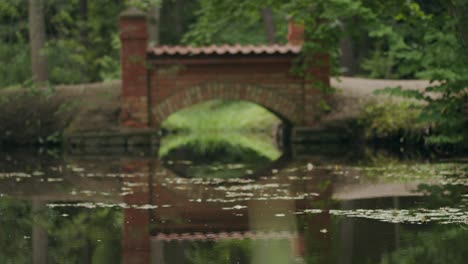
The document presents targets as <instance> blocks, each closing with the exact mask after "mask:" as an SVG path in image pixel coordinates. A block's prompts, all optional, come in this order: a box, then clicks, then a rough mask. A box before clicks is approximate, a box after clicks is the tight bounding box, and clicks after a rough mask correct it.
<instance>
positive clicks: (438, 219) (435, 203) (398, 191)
mask: <svg viewBox="0 0 468 264" xmlns="http://www.w3.org/2000/svg"><path fill="white" fill-rule="evenodd" d="M183 142H185V143H184V144H174V145H173V146H174V147H172V148H167V150H166V151H165V152H163V155H162V158H161V159H158V158H156V157H141V156H128V155H127V156H120V157H116V156H112V157H111V156H107V155H104V156H86V155H85V156H67V155H65V156H61V157H59V158H57V157H53V156H50V155H45V154H42V155H37V156H34V155H31V153H28V154H25V153H19V154H3V155H2V157H1V159H0V193H1V194H0V195H1V197H0V226H1V228H0V263H30V262H31V260H33V261H32V262H33V263H119V262H121V263H464V260H466V259H467V257H468V256H467V255H468V252H467V250H466V249H465V246H464V243H463V242H464V241H466V239H467V238H468V231H467V229H466V225H467V223H468V214H467V208H466V205H467V199H468V197H467V194H466V185H467V173H468V165H467V164H463V163H453V162H443V163H441V162H436V161H433V162H431V163H428V162H427V160H401V159H398V158H395V157H394V156H388V155H383V156H377V155H375V153H372V155H371V156H370V157H371V158H359V159H358V158H356V157H352V159H348V157H349V156H347V155H344V156H343V155H341V154H340V152H337V153H335V156H334V157H333V158H329V157H330V151H329V150H327V152H326V153H325V154H323V155H322V154H321V153H319V152H317V151H314V153H313V155H309V156H306V155H302V154H301V155H297V156H295V157H291V156H289V157H288V156H287V155H282V154H281V152H278V153H279V155H275V156H269V155H266V154H265V153H268V151H265V152H262V151H257V150H252V148H249V146H250V144H246V145H243V146H242V147H239V148H238V149H237V150H235V151H233V150H229V149H226V148H229V146H228V145H226V144H222V143H216V144H214V145H215V146H216V147H215V148H210V149H209V150H208V151H207V150H206V149H205V150H203V149H202V150H201V151H200V148H198V151H194V149H197V147H194V144H198V143H193V142H196V141H190V140H189V141H183ZM186 142H192V143H190V144H189V143H186ZM187 146H190V148H189V149H187ZM254 149H255V148H254ZM257 149H258V147H257ZM291 152H292V153H294V151H291ZM233 153H234V154H233ZM242 153H246V154H245V156H243V155H242ZM296 153H297V152H296ZM302 153H304V152H302ZM364 153H365V152H364ZM204 154H208V155H206V157H208V158H209V160H208V161H207V160H205V159H203V156H204ZM340 155H341V156H340ZM246 157H248V158H246ZM252 160H253V161H252ZM249 161H252V162H250V163H249ZM194 167H195V169H194ZM226 175H228V176H226Z"/></svg>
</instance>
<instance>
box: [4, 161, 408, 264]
mask: <svg viewBox="0 0 468 264" xmlns="http://www.w3.org/2000/svg"><path fill="white" fill-rule="evenodd" d="M74 163H75V164H76V165H75V166H78V167H75V168H71V169H70V170H71V171H68V172H62V173H58V172H54V171H52V172H50V173H49V172H47V173H46V174H45V175H44V176H34V177H30V178H29V177H26V178H23V179H22V180H21V181H20V182H18V181H17V179H16V178H11V179H3V180H2V184H0V192H2V193H6V194H9V195H12V196H19V197H24V198H29V197H31V198H32V197H34V199H35V200H42V201H49V202H55V201H95V202H97V201H99V202H103V201H104V202H108V203H114V204H120V203H122V202H124V203H125V204H126V205H128V206H127V207H125V208H124V209H123V212H124V222H123V223H124V225H123V238H122V239H123V248H124V257H125V259H126V261H127V262H125V263H138V262H135V261H136V260H137V259H139V260H141V263H146V262H147V261H149V258H150V256H151V254H152V252H153V253H154V250H156V248H158V247H159V249H160V250H158V252H159V255H158V256H159V258H162V255H161V254H162V253H164V250H161V247H163V246H162V245H163V244H164V243H165V242H163V241H166V240H174V239H175V240H189V241H190V240H194V239H195V240H196V239H197V238H199V239H200V240H203V239H215V238H218V239H234V238H238V239H241V238H245V237H247V238H252V239H262V238H265V237H271V238H278V239H288V240H290V241H291V242H292V244H291V245H292V248H294V252H291V254H298V255H301V254H304V252H303V251H304V244H303V243H304V238H303V237H302V235H303V234H302V233H301V232H299V228H298V226H297V224H296V223H297V219H296V218H297V215H296V214H295V213H298V212H299V213H300V212H301V211H303V210H305V209H315V208H318V207H320V204H329V202H330V200H331V199H332V198H339V199H344V200H355V199H366V198H375V197H387V196H407V195H415V194H414V193H412V192H411V191H412V190H411V188H412V187H414V186H415V184H409V185H408V184H406V185H401V184H400V185H392V186H391V187H392V188H391V190H394V191H395V190H396V192H393V193H392V192H383V191H381V190H383V189H385V188H386V187H388V186H389V185H388V184H375V185H373V186H372V187H370V186H369V185H367V186H366V185H363V184H356V183H354V184H353V183H349V182H348V183H346V184H342V183H340V182H335V180H334V177H333V176H332V175H331V174H330V173H329V171H327V170H322V169H314V170H307V169H306V168H304V167H303V164H299V163H296V164H294V163H292V164H287V166H284V167H283V168H278V171H277V172H276V173H271V174H270V175H268V177H261V176H260V175H257V177H256V179H248V178H246V179H244V180H241V181H237V182H236V181H229V180H226V181H224V182H215V181H212V182H210V181H206V182H200V181H197V180H190V179H186V178H185V179H184V178H180V177H178V176H177V175H175V174H174V173H173V172H172V171H171V170H168V169H166V168H164V167H162V166H161V165H160V164H159V161H157V160H154V159H125V160H122V161H114V162H105V165H103V164H100V165H97V163H96V161H94V162H83V161H79V162H74ZM58 166H60V165H59V164H57V165H55V166H53V167H58ZM105 166H108V168H107V169H106V168H105ZM62 167H64V168H65V167H66V166H62ZM54 173H56V175H54ZM62 175H63V179H64V181H63V182H62V181H57V180H48V179H59V178H61V177H62ZM54 176H57V177H54ZM96 176H99V177H96ZM106 176H108V177H106ZM40 179H43V180H44V181H40ZM327 182H328V184H324V183H327ZM67 185H69V186H73V188H64V187H66V186H67ZM404 187H405V188H404ZM375 189H377V190H380V191H379V192H378V193H376V192H375ZM65 190H68V191H65ZM70 190H74V191H73V193H70ZM365 190H367V191H365ZM103 192H105V193H107V194H106V195H99V194H100V193H103ZM122 192H125V193H126V195H124V196H121V195H120V194H121V193H122ZM90 194H92V195H90ZM305 194H308V195H305ZM311 194H313V195H311ZM328 206H330V204H329V205H328ZM132 207H133V208H132ZM134 207H139V208H134ZM144 208H146V209H144ZM323 209H327V207H325V208H323ZM307 221H308V226H309V227H308V228H309V229H310V230H311V231H310V232H312V233H314V236H315V237H316V238H317V239H318V240H320V241H322V243H324V244H328V243H329V242H327V241H326V239H329V236H325V235H324V234H322V233H320V230H321V229H328V230H329V229H330V216H329V215H328V214H327V213H319V214H314V215H313V217H311V218H309V219H308V220H307ZM271 230H275V232H269V231H271ZM263 231H265V232H266V233H262V232H263ZM223 232H225V233H223ZM308 232H309V231H308ZM184 234H185V235H184ZM324 239H325V240H324ZM158 241H159V242H158ZM155 247H156V248H155Z"/></svg>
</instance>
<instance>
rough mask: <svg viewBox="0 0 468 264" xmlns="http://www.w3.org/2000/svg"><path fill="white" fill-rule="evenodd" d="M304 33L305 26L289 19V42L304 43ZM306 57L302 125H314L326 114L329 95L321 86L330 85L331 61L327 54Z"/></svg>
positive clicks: (292, 43) (294, 43)
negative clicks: (325, 109)
mask: <svg viewBox="0 0 468 264" xmlns="http://www.w3.org/2000/svg"><path fill="white" fill-rule="evenodd" d="M304 34H305V30H304V26H302V25H300V24H297V23H295V22H293V21H292V20H290V21H289V23H288V43H289V44H291V45H302V44H303V43H304V38H305V36H304ZM306 58H307V59H308V60H309V61H308V68H307V70H306V74H305V75H304V76H305V79H304V87H303V102H304V119H303V123H302V124H301V125H303V126H306V127H313V126H316V125H317V123H319V120H320V117H321V116H322V115H323V114H324V107H323V106H324V105H325V104H326V102H327V97H326V96H325V95H324V93H323V92H321V88H320V87H319V86H330V63H329V58H328V55H325V54H315V55H313V56H312V58H310V57H307V56H306ZM322 101H323V102H322ZM324 103H325V104H324Z"/></svg>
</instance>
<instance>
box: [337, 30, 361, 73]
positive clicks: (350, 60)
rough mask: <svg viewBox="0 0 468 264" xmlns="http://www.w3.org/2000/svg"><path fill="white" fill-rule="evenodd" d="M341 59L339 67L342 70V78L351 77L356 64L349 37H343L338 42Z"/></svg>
mask: <svg viewBox="0 0 468 264" xmlns="http://www.w3.org/2000/svg"><path fill="white" fill-rule="evenodd" d="M340 47H341V58H340V67H341V68H342V69H343V70H344V72H343V75H344V76H353V75H354V73H355V72H356V68H357V62H356V56H355V55H354V45H353V41H352V39H351V37H350V36H349V35H346V36H344V37H343V38H342V39H341V41H340Z"/></svg>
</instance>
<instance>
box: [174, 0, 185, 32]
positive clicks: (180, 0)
mask: <svg viewBox="0 0 468 264" xmlns="http://www.w3.org/2000/svg"><path fill="white" fill-rule="evenodd" d="M183 6H184V0H175V10H174V11H175V16H174V18H175V19H174V20H175V21H174V22H175V23H174V28H175V32H176V34H177V37H178V38H179V39H180V38H181V37H182V33H183V32H182V31H183V25H182V23H183V19H182V18H183V15H184V14H183Z"/></svg>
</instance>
